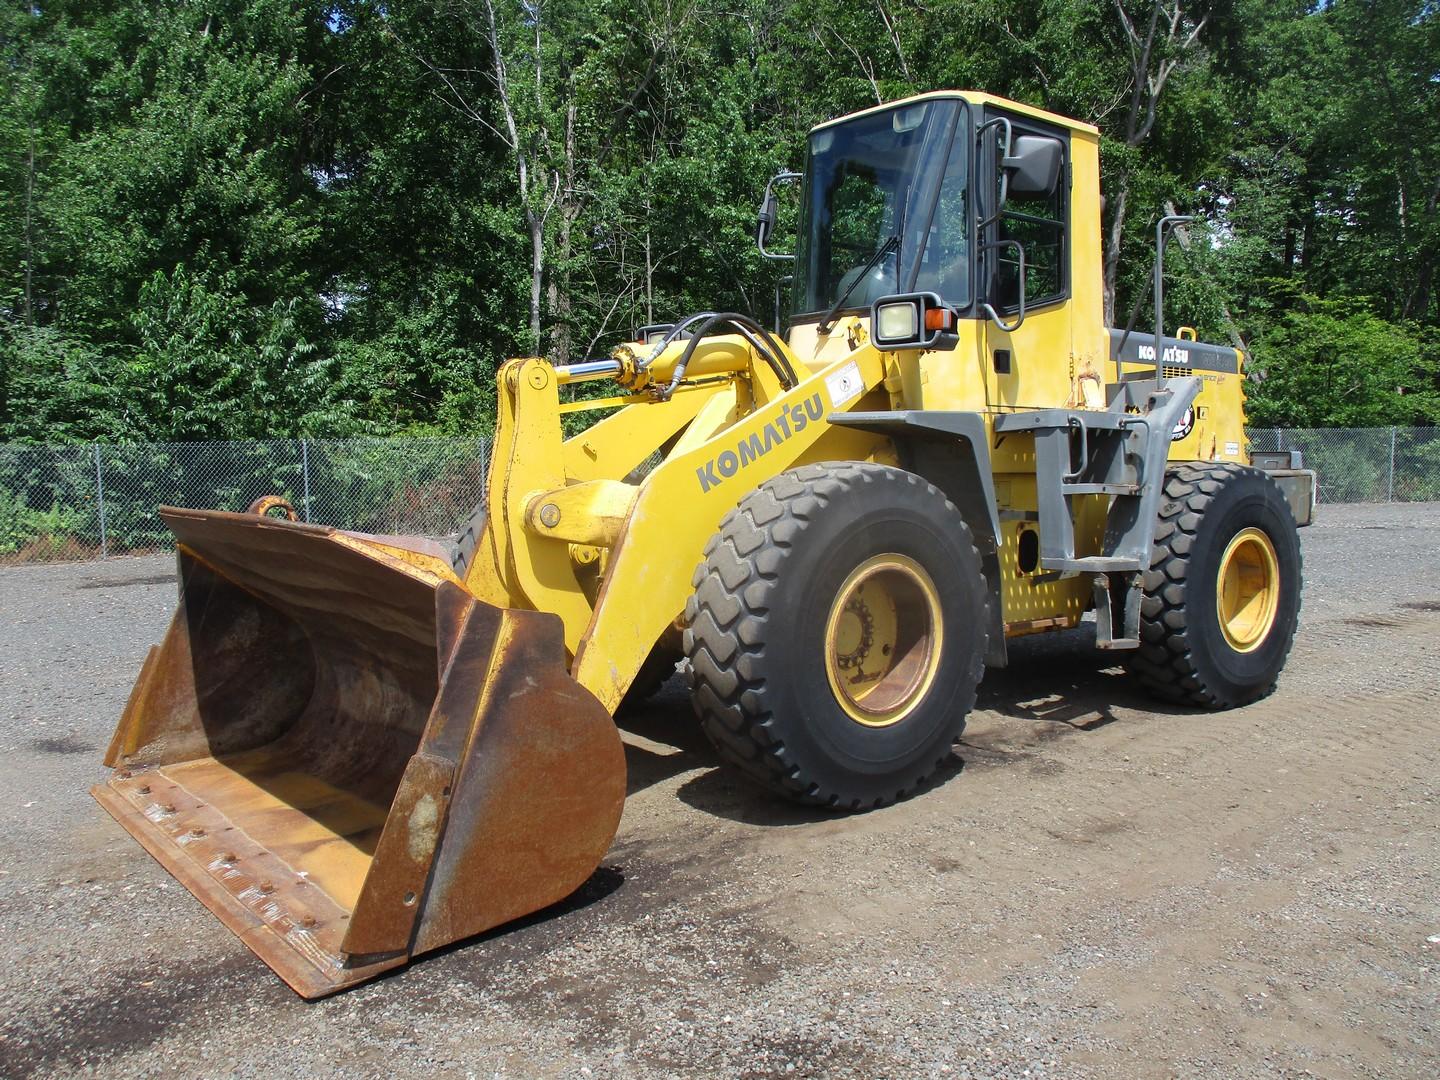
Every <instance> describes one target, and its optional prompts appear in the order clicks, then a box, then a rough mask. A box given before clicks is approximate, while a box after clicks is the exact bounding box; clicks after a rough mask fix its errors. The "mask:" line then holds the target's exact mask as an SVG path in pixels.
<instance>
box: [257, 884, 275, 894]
mask: <svg viewBox="0 0 1440 1080" xmlns="http://www.w3.org/2000/svg"><path fill="white" fill-rule="evenodd" d="M260 891H261V892H263V893H272V892H274V891H275V883H274V882H273V881H262V882H260Z"/></svg>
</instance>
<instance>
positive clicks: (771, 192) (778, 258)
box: [755, 172, 805, 262]
mask: <svg viewBox="0 0 1440 1080" xmlns="http://www.w3.org/2000/svg"><path fill="white" fill-rule="evenodd" d="M804 175H805V174H804V173H798V172H779V173H776V174H775V175H774V176H772V177H771V178H770V179H769V180H767V181H766V182H765V196H764V198H762V199H761V200H760V214H759V220H758V221H757V222H756V223H755V246H756V248H758V249H759V251H760V254H761V255H763V256H764V257H765V258H767V259H770V260H772V261H774V262H794V261H795V256H794V255H785V254H783V253H781V252H778V251H767V250H766V249H765V240H766V238H767V237H769V235H770V229H771V228H774V226H775V216H774V215H775V185H776V184H777V183H780V182H781V181H787V182H788V181H791V180H799V179H800V178H801V177H802V176H804ZM766 211H769V212H770V214H771V216H770V217H769V218H768V220H767V218H766ZM767 225H768V226H769V228H767V227H766V226H767Z"/></svg>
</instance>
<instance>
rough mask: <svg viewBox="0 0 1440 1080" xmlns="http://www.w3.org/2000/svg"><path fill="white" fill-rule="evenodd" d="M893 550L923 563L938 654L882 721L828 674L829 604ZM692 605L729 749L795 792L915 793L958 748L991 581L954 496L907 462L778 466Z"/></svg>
mask: <svg viewBox="0 0 1440 1080" xmlns="http://www.w3.org/2000/svg"><path fill="white" fill-rule="evenodd" d="M882 554H899V555H902V556H904V557H907V558H909V559H913V560H914V561H915V562H916V563H918V564H919V565H920V566H921V567H922V568H923V570H924V571H925V573H926V574H927V575H929V577H930V578H931V581H932V583H933V586H934V591H935V594H936V597H937V599H938V602H939V613H940V626H941V628H942V633H941V636H940V640H939V645H938V648H939V659H938V666H937V668H936V669H935V674H934V676H933V681H932V682H930V684H929V686H928V689H926V690H925V691H924V696H923V697H920V698H917V699H915V701H914V704H913V706H912V707H911V709H910V711H909V712H908V713H906V714H905V715H904V716H903V718H901V719H900V720H898V721H896V722H894V723H893V724H891V725H890V726H887V727H873V726H867V725H864V724H861V723H858V722H856V721H855V720H852V719H851V718H850V716H849V715H847V713H846V712H845V711H844V709H843V708H842V706H841V705H840V704H839V702H838V701H837V698H836V694H835V691H834V690H832V688H831V686H830V682H829V680H828V677H827V674H826V665H825V653H824V650H825V648H826V645H825V630H826V620H827V616H828V613H829V611H830V607H831V605H832V604H833V602H834V601H835V599H836V597H837V596H838V595H839V590H840V588H841V586H842V584H843V583H844V582H845V580H846V578H847V575H849V574H850V573H851V572H852V571H853V570H855V568H856V567H858V566H860V565H861V564H862V563H864V562H865V560H867V559H870V558H872V557H874V556H876V555H882ZM693 583H694V586H695V593H694V595H693V596H692V597H691V598H690V600H689V601H688V602H687V604H686V606H685V618H686V627H687V628H686V630H685V635H684V650H685V655H686V657H687V658H688V660H689V663H688V665H687V678H688V680H689V683H690V689H691V692H692V698H693V701H694V705H695V710H696V713H697V714H698V715H699V718H700V723H701V727H702V728H703V730H704V731H705V734H706V735H707V736H708V737H709V739H710V741H711V742H712V743H714V745H715V747H716V749H717V750H718V751H719V753H720V756H721V757H722V758H723V759H724V760H725V761H727V762H729V763H730V764H732V765H734V766H735V767H736V768H738V769H739V770H740V771H741V772H743V773H744V774H745V775H746V776H748V777H749V778H751V779H752V780H755V781H757V782H758V783H760V784H762V785H764V786H765V787H766V788H768V789H770V790H771V791H774V792H777V793H779V794H781V795H783V796H785V797H786V798H789V799H792V800H795V801H798V802H802V803H808V804H812V805H819V806H827V807H831V808H834V809H838V810H861V809H868V808H870V807H875V806H883V805H886V804H888V803H891V802H894V801H895V800H896V799H900V798H903V797H904V796H905V795H907V794H909V793H911V792H913V791H914V790H915V789H916V787H917V786H918V785H919V784H921V783H922V782H923V781H924V780H925V779H926V778H927V777H928V776H929V775H930V774H931V773H932V772H933V771H934V770H935V768H936V767H937V766H938V765H939V764H940V763H941V762H942V761H943V760H944V759H945V758H946V757H947V756H948V755H949V753H950V750H951V747H952V745H953V744H954V742H955V739H956V738H957V737H958V736H959V734H960V732H961V730H962V729H963V728H964V726H965V718H966V715H967V714H968V713H969V711H970V709H971V708H972V707H973V706H974V704H975V690H976V687H977V686H978V684H979V682H980V677H981V675H982V674H983V673H984V657H985V646H986V639H987V626H988V625H989V623H988V604H989V603H990V599H989V589H988V587H987V585H986V582H985V577H984V572H983V569H982V566H981V562H980V555H979V553H978V552H977V551H976V549H975V544H974V541H973V540H972V538H971V534H970V530H969V528H968V527H967V526H966V524H965V520H964V518H963V517H962V516H961V514H960V512H959V511H958V510H957V509H956V508H955V506H954V505H953V504H952V503H950V502H949V501H948V500H946V498H945V496H944V495H942V494H941V493H940V492H939V491H938V490H937V489H936V488H934V487H932V486H931V485H930V484H928V483H926V482H925V481H924V480H923V479H921V478H920V477H919V476H916V475H915V474H914V473H909V472H905V471H904V470H901V469H895V468H891V467H889V466H884V465H873V464H868V463H855V462H827V463H822V464H817V465H806V466H802V467H800V468H797V469H791V470H790V471H788V472H785V473H781V474H780V475H779V476H776V477H774V478H772V479H770V480H768V481H766V482H765V483H763V484H761V485H760V486H759V487H758V488H756V489H755V490H754V491H753V492H751V493H750V494H749V495H747V496H746V497H745V498H744V499H743V500H742V501H741V503H740V505H739V506H738V507H736V509H734V510H733V511H731V512H730V513H729V514H728V515H727V516H726V517H725V519H724V520H723V521H722V522H721V524H720V531H719V532H718V533H717V534H716V535H715V536H714V537H712V538H711V540H710V542H709V543H708V544H707V545H706V547H705V561H704V562H703V563H701V565H700V566H699V567H698V568H697V569H696V571H695V576H694V579H693Z"/></svg>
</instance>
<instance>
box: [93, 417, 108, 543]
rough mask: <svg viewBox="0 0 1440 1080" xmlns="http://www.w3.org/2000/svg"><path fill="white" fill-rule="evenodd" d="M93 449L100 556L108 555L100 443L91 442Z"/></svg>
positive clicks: (103, 475)
mask: <svg viewBox="0 0 1440 1080" xmlns="http://www.w3.org/2000/svg"><path fill="white" fill-rule="evenodd" d="M91 446H92V447H93V448H94V450H95V505H96V507H97V508H98V509H99V511H100V558H102V559H108V558H109V557H110V543H109V540H108V539H107V538H106V536H105V474H104V471H103V470H102V469H101V468H100V444H99V443H92V444H91Z"/></svg>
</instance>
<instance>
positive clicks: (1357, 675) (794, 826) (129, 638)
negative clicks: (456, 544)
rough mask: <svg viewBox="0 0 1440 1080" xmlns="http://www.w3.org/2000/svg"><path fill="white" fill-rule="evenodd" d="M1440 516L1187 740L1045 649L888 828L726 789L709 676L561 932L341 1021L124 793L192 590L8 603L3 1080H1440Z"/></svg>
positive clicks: (1383, 533)
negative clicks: (116, 791) (161, 655)
mask: <svg viewBox="0 0 1440 1080" xmlns="http://www.w3.org/2000/svg"><path fill="white" fill-rule="evenodd" d="M1437 536H1440V504H1431V505H1409V506H1384V507H1345V506H1338V507H1322V508H1321V514H1320V519H1319V522H1318V524H1317V525H1315V526H1314V527H1313V528H1310V529H1307V530H1305V532H1304V533H1303V542H1304V549H1305V559H1306V566H1305V576H1306V593H1305V607H1304V611H1303V613H1302V626H1301V632H1300V637H1299V639H1298V642H1297V645H1296V648H1295V652H1294V654H1293V656H1292V659H1291V663H1290V667H1289V669H1288V670H1287V673H1286V675H1285V677H1284V679H1283V681H1282V683H1281V685H1280V689H1279V690H1278V692H1277V693H1276V694H1275V695H1274V696H1273V697H1271V698H1270V699H1268V700H1266V701H1264V702H1262V703H1260V704H1257V705H1254V706H1252V707H1249V708H1246V709H1241V710H1237V711H1234V712H1229V713H1222V714H1216V715H1196V714H1190V713H1184V712H1177V711H1172V710H1169V709H1157V708H1156V707H1154V705H1153V704H1151V703H1150V702H1149V701H1147V700H1146V699H1145V698H1144V697H1142V696H1140V695H1139V694H1138V693H1137V691H1136V690H1135V689H1134V688H1133V687H1132V686H1131V684H1130V682H1129V681H1128V680H1127V679H1126V677H1125V676H1124V675H1123V673H1122V672H1121V671H1120V670H1119V669H1117V668H1114V667H1112V666H1111V665H1112V664H1113V658H1112V657H1106V656H1103V655H1102V654H1100V653H1098V652H1096V651H1095V650H1094V649H1093V648H1091V647H1090V646H1089V645H1088V644H1087V643H1086V641H1085V635H1084V632H1076V633H1074V634H1069V635H1064V636H1062V637H1059V638H1054V639H1043V640H1042V639H1034V640H1030V641H1027V642H1025V643H1023V644H1022V645H1020V646H1019V647H1017V648H1016V649H1015V653H1014V659H1013V663H1012V666H1011V667H1010V668H1008V669H1007V670H1005V671H999V672H992V673H991V674H990V675H989V677H988V678H987V680H986V682H985V684H984V687H983V688H982V691H981V700H980V708H979V709H978V711H977V712H976V714H975V715H974V716H973V718H972V720H971V723H970V726H969V728H968V729H967V731H966V733H965V736H964V739H963V741H962V742H961V743H960V744H959V745H957V747H956V750H955V755H954V758H953V761H952V762H951V764H950V766H949V768H947V769H946V770H945V771H944V772H943V774H942V775H941V776H940V777H939V778H938V780H937V782H936V783H934V784H933V785H931V786H930V787H929V788H928V789H927V790H925V791H923V792H922V793H921V794H920V795H919V796H917V797H915V798H913V799H911V800H909V801H907V802H905V803H903V804H901V805H899V806H896V807H893V808H890V809H887V810H883V811H880V812H876V813H871V814H867V815H864V816H860V817H842V818H836V817H830V816H826V815H822V814H814V813H809V812H806V811H802V810H797V809H794V808H790V807H787V806H785V805H783V804H780V803H777V802H774V801H772V800H771V799H770V798H768V797H767V796H765V795H763V794H760V793H759V792H757V791H755V790H753V789H751V788H750V787H748V786H747V785H746V784H744V783H743V782H742V781H739V780H737V779H735V778H734V777H733V776H732V775H731V774H730V773H728V772H727V771H725V770H724V769H722V768H720V767H719V766H718V765H717V762H716V758H715V755H714V754H713V753H712V752H711V750H710V749H709V747H708V746H707V745H706V744H705V743H704V741H703V739H702V738H701V737H700V735H699V733H698V731H697V729H696V726H695V724H694V722H693V721H692V719H691V715H690V712H689V706H688V702H687V701H686V700H685V695H684V691H683V688H682V687H681V686H680V685H679V684H678V682H673V683H671V684H670V686H669V687H667V689H666V690H665V691H664V692H663V693H662V695H661V696H660V698H659V699H658V701H657V702H656V703H655V705H654V706H653V707H652V708H649V709H648V710H646V711H645V712H644V713H643V714H640V715H637V716H634V717H631V718H629V719H627V720H626V721H625V722H624V726H625V728H626V731H625V739H626V744H627V751H628V757H629V766H630V791H631V795H630V799H629V802H628V803H627V806H626V810H625V818H624V821H623V823H622V824H621V827H620V835H619V837H618V839H617V841H616V843H615V846H614V848H613V849H612V851H611V852H610V854H609V856H608V857H607V859H606V860H605V863H604V865H603V867H602V868H601V869H600V870H599V871H597V873H596V874H595V875H594V877H593V878H592V879H591V880H590V882H589V883H588V884H587V885H586V886H585V887H584V888H583V889H582V890H581V891H580V893H579V894H578V895H577V896H575V897H574V898H572V899H571V900H570V901H568V902H567V903H565V904H563V905H561V908H560V910H555V911H550V912H545V913H542V914H541V915H540V916H537V917H534V918H532V919H530V920H527V921H526V922H525V923H524V924H522V925H519V926H517V927H513V928H509V929H506V930H504V931H501V932H496V933H492V934H489V935H486V936H484V937H481V938H479V939H475V940H472V941H469V942H465V943H462V944H460V945H458V946H455V947H452V948H450V949H448V950H445V951H443V952H441V953H439V954H436V955H433V956H430V957H428V958H425V959H423V960H421V961H419V962H417V963H415V964H414V965H412V966H411V967H410V968H408V969H406V970H404V971H402V972H400V973H398V974H396V975H394V976H393V977H390V978H386V979H382V980H381V981H379V982H376V983H372V984H370V985H367V986H364V987H361V988H359V989H357V990H354V991H352V992H350V993H347V994H343V995H340V996H339V997H336V998H332V999H329V1000H327V1001H323V1002H319V1003H314V1004H307V1003H305V1002H303V1001H301V1000H300V999H299V998H297V997H296V996H295V995H294V994H293V993H292V992H291V991H290V990H289V989H287V988H286V987H285V985H284V984H283V983H281V982H280V980H279V979H278V978H277V977H276V976H274V975H273V974H271V972H270V971H269V969H268V968H266V967H265V966H264V965H263V964H262V963H261V962H260V961H259V960H257V959H256V958H255V957H253V956H252V955H251V954H250V953H249V952H248V951H247V950H246V949H245V948H244V947H243V946H242V945H241V944H240V943H239V941H238V940H236V939H235V938H233V937H232V936H231V935H230V934H229V933H228V932H227V931H225V930H224V929H223V928H222V927H221V925H220V924H219V922H218V921H217V920H216V919H215V918H214V917H213V916H211V915H210V914H209V913H208V912H207V911H206V910H205V909H204V908H202V907H201V905H200V904H199V903H198V902H197V901H196V900H194V899H193V898H192V897H191V896H190V894H189V893H187V892H186V891H185V889H184V888H182V887H181V886H180V885H179V884H177V883H176V882H175V881H173V880H172V879H171V878H170V877H169V876H168V875H167V874H165V873H164V872H163V871H162V870H161V869H160V868H159V866H158V865H157V864H156V863H154V862H153V861H152V860H151V859H150V858H149V856H147V855H146V854H145V853H144V852H143V851H142V850H141V849H140V848H139V846H138V845H137V844H135V843H134V842H133V841H132V840H130V839H129V838H128V837H127V836H126V835H125V834H123V833H122V832H121V830H120V828H119V827H118V826H117V825H116V824H114V822H112V821H111V820H110V818H109V817H108V816H107V815H106V814H105V813H104V812H103V811H102V810H101V809H100V808H99V806H97V805H96V804H95V803H94V802H93V801H92V800H91V799H90V797H89V796H88V795H87V794H86V789H87V787H88V786H89V785H90V784H92V783H94V782H95V781H97V780H99V779H100V778H101V777H102V775H103V771H102V769H101V767H100V756H101V753H102V751H103V747H104V745H105V742H106V741H107V740H108V737H109V734H110V731H111V729H112V727H113V724H114V722H115V719H116V717H117V716H118V714H119V712H120V709H121V706H122V705H123V703H124V700H125V695H126V693H127V691H128V689H129V686H130V684H131V682H132V680H133V679H134V677H135V674H136V673H137V671H138V669H139V665H140V660H141V658H142V656H143V655H144V652H145V649H146V648H147V646H148V645H149V644H150V643H151V642H153V641H156V640H158V639H159V636H160V634H161V631H162V628H163V626H164V624H165V622H166V621H167V619H168V616H169V612H170V610H171V606H172V604H173V599H174V584H173V580H172V577H171V563H170V561H169V560H168V559H164V558H151V559H128V560H117V561H113V562H110V563H104V564H88V565H81V566H74V565H72V566H64V567H59V566H53V567H31V568H16V569H9V570H3V571H0V927H3V932H0V1074H3V1075H4V1076H7V1077H21V1076H28V1075H34V1074H44V1075H74V1074H85V1075H101V1076H125V1077H141V1076H153V1075H179V1076H220V1075H239V1076H266V1077H272V1076H303V1077H317V1076H341V1075H343V1076H346V1077H359V1076H401V1077H408V1076H420V1075H425V1076H456V1077H459V1076H477V1077H478V1076H485V1077H492V1076H499V1077H526V1076H567V1077H591V1076H593V1077H629V1076H639V1077H652V1076H654V1077H662V1076H663V1077H671V1076H725V1077H750V1076H762V1075H763V1076H770V1075H777V1076H834V1077H852V1076H853V1077H882V1076H883V1077H891V1076H895V1077H899V1076H925V1077H930V1076H1005V1077H1025V1076H1029V1077H1127V1078H1128V1077H1152V1076H1154V1077H1170V1076H1178V1077H1224V1078H1227V1080H1228V1078H1246V1077H1285V1078H1291V1077H1302V1076H1322V1077H1377V1078H1378V1077H1383V1078H1398V1077H1416V1078H1426V1080H1431V1078H1434V1077H1436V1076H1437V1075H1440V1001H1437V998H1440V831H1437V825H1440V778H1437V761H1440V719H1437V711H1440V710H1437V707H1436V697H1437V693H1440V665H1437V645H1436V641H1437V633H1440V544H1437V539H1436V538H1437Z"/></svg>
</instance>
